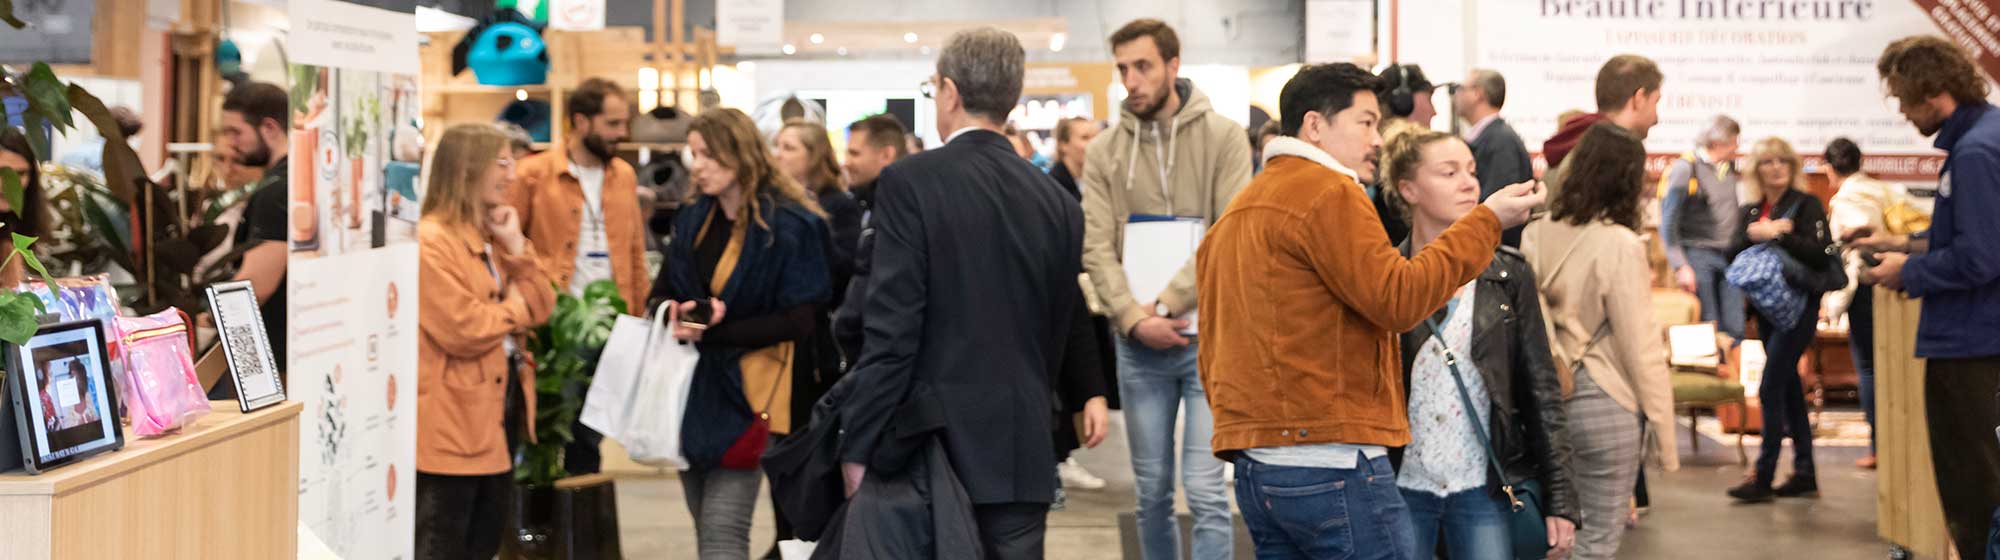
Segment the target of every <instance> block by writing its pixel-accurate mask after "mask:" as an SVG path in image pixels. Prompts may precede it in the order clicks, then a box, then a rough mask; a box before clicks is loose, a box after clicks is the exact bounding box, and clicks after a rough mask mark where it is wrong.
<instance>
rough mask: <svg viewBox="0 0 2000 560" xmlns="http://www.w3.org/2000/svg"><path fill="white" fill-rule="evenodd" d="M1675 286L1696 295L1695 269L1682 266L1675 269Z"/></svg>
mask: <svg viewBox="0 0 2000 560" xmlns="http://www.w3.org/2000/svg"><path fill="white" fill-rule="evenodd" d="M1674 284H1675V285H1678V286H1680V287H1681V291H1683V292H1687V293H1690V294H1692V293H1695V281H1694V267H1692V266H1688V265H1681V267H1680V268H1676V269H1674Z"/></svg>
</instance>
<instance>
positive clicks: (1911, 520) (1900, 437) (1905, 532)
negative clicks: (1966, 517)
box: [1875, 288, 1951, 559]
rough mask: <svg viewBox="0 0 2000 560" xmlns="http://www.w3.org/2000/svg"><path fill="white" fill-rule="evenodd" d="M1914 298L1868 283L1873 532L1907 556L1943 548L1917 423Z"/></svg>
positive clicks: (1922, 430) (1926, 444) (1925, 432)
mask: <svg viewBox="0 0 2000 560" xmlns="http://www.w3.org/2000/svg"><path fill="white" fill-rule="evenodd" d="M1920 309H1921V306H1920V303H1919V302H1918V301H1917V300H1913V299H1910V298H1908V297H1905V296H1904V295H1903V294H1901V293H1897V292H1893V291H1890V290H1886V289H1882V288H1875V430H1876V432H1875V433H1876V442H1877V443H1876V452H1875V455H1876V460H1877V463H1876V483H1875V493H1876V496H1875V497H1876V504H1877V505H1876V510H1875V526H1876V531H1877V532H1878V533H1879V534H1880V535H1881V536H1882V538H1884V539H1888V540H1889V541H1890V542H1893V543H1896V544H1899V545H1902V546H1903V547H1904V548H1908V549H1909V550H1910V552H1911V554H1913V555H1914V557H1915V558H1926V559H1943V558H1947V556H1946V554H1947V551H1949V550H1950V549H1951V538H1950V535H1949V534H1947V533H1946V532H1945V524H1944V509H1943V506H1941V505H1940V504H1939V503H1938V491H1937V477H1936V475H1935V472H1934V471H1932V470H1931V440H1930V427H1929V426H1928V425H1927V424H1926V423H1925V421H1924V360H1921V359H1918V358H1916V346H1917V321H1918V319H1919V316H1920V315H1921V313H1920Z"/></svg>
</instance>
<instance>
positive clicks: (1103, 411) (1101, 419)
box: [1076, 397, 1111, 449]
mask: <svg viewBox="0 0 2000 560" xmlns="http://www.w3.org/2000/svg"><path fill="white" fill-rule="evenodd" d="M1110 408H1111V407H1110V405H1108V404H1106V401H1105V400H1104V397H1091V398H1090V400H1088V401H1084V403H1083V412H1078V413H1076V416H1077V420H1076V431H1077V436H1078V438H1077V439H1079V440H1082V441H1081V443H1083V448H1084V449H1095V448H1097V445H1098V444H1100V443H1104V436H1105V435H1106V433H1107V430H1106V428H1107V427H1108V426H1109V425H1110V423H1111V410H1110Z"/></svg>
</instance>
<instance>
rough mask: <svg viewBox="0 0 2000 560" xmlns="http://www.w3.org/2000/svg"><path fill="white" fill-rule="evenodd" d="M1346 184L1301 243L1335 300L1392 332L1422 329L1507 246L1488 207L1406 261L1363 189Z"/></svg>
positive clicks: (1320, 207) (1307, 227) (1324, 204)
mask: <svg viewBox="0 0 2000 560" xmlns="http://www.w3.org/2000/svg"><path fill="white" fill-rule="evenodd" d="M1343 183H1344V184H1342V185H1340V186H1338V187H1336V188H1335V189H1334V190H1333V192H1331V193H1328V194H1326V195H1324V196H1321V197H1319V200H1318V201H1316V203H1315V205H1314V208H1313V209H1312V210H1311V212H1310V213H1309V215H1308V217H1307V219H1306V221H1305V222H1304V224H1303V227H1302V228H1301V230H1300V231H1299V234H1300V235H1302V237H1301V238H1300V239H1299V244H1300V246H1302V247H1305V248H1306V257H1307V259H1308V260H1310V262H1312V264H1313V269H1314V270H1315V271H1317V273H1318V274H1319V276H1320V279H1321V280H1322V281H1324V282H1325V283H1326V285H1327V286H1328V288H1330V289H1331V290H1332V291H1333V293H1334V295H1335V297H1338V298H1340V300H1341V301H1343V302H1345V303H1346V304H1347V306H1348V307H1349V308H1351V309H1353V310H1354V311H1355V312H1356V313H1359V314H1360V315H1361V316H1362V317H1364V318H1366V319H1367V320H1368V321H1370V322H1373V323H1374V324H1375V326H1377V327H1380V328H1381V329H1383V330H1385V331H1389V332H1406V331H1409V330H1410V329H1413V328H1416V326H1417V323H1420V322H1422V321H1423V320H1424V318H1425V317H1428V316H1430V315H1431V314H1432V313H1434V312H1436V311H1437V310H1438V308H1440V307H1443V306H1444V304H1445V301H1447V300H1449V299H1450V298H1451V296H1452V294H1454V293H1456V292H1457V291H1458V288H1459V287H1460V286H1464V285H1465V283H1466V282H1470V281H1472V279H1473V277H1475V276H1477V275H1478V274H1479V272H1480V271H1482V270H1485V269H1486V265H1487V264H1489V263H1490V262H1491V261H1492V260H1493V250H1494V249H1495V248H1497V247H1499V245H1500V218H1499V217H1498V216H1495V215H1494V214H1493V211H1492V210H1490V209H1487V208H1486V207H1485V206H1484V205H1481V206H1479V207H1477V208H1474V209H1473V210H1472V212H1471V213H1469V214H1466V215H1465V217H1463V218H1459V220H1458V222H1456V223H1453V224H1452V226H1451V227H1450V228H1447V229H1445V230H1444V234H1442V235H1439V236H1438V238H1437V240H1436V241H1433V242H1431V244H1430V245H1426V246H1425V247H1424V248H1423V250H1422V251H1420V252H1418V253H1417V255H1416V256H1415V257H1412V258H1408V259H1405V258H1403V256H1402V255H1401V254H1400V253H1398V252H1397V251H1396V248H1395V247H1392V246H1390V244H1389V236H1388V234H1386V233H1384V232H1383V230H1382V220H1381V217H1379V216H1377V215H1376V214H1375V206H1374V205H1373V204H1371V203H1370V202H1369V201H1368V198H1367V196H1366V195H1365V194H1364V193H1363V191H1362V190H1361V187H1360V186H1358V185H1355V184H1354V183H1352V182H1346V181H1343Z"/></svg>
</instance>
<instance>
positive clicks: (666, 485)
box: [618, 412, 1889, 560]
mask: <svg viewBox="0 0 2000 560" xmlns="http://www.w3.org/2000/svg"><path fill="white" fill-rule="evenodd" d="M1683 428H1685V426H1683ZM1123 436H1124V431H1123V427H1122V424H1119V423H1118V416H1117V413H1115V412H1114V413H1113V429H1112V431H1111V437H1109V438H1108V439H1107V440H1106V441H1105V443H1104V445H1102V446H1099V447H1098V448H1097V449H1093V450H1087V451H1082V452H1080V453H1078V455H1077V458H1078V459H1079V460H1080V461H1082V462H1083V463H1084V465H1085V466H1086V467H1087V468H1089V469H1090V470H1091V471H1092V472H1094V473H1096V474H1097V475H1098V476H1100V477H1103V478H1105V479H1106V480H1107V481H1109V483H1110V484H1109V485H1108V486H1107V487H1106V488H1104V489H1103V490H1097V491H1076V492H1071V493H1070V494H1069V507H1068V509H1067V510H1066V511H1060V512H1052V513H1050V514H1049V531H1048V541H1047V553H1048V558H1051V559H1058V560H1066V559H1078V560H1084V559H1089V560H1102V559H1113V558H1121V557H1124V551H1125V549H1126V542H1125V539H1123V538H1121V533H1120V529H1119V527H1120V514H1121V513H1126V512H1129V511H1130V510H1131V509H1132V507H1133V503H1134V497H1133V496H1134V494H1133V490H1132V472H1131V467H1130V466H1129V465H1130V463H1129V462H1128V457H1127V454H1126V449H1127V447H1126V444H1125V441H1124V437H1123ZM1679 439H1680V444H1681V457H1682V461H1681V463H1682V467H1681V470H1680V471H1678V472H1673V473H1662V472H1658V471H1657V469H1649V471H1648V473H1647V474H1648V482H1649V486H1650V489H1651V493H1652V508H1651V510H1650V511H1649V512H1648V513H1647V515H1646V516H1645V517H1644V518H1642V519H1641V521H1640V524H1639V526H1638V528H1636V529H1632V530H1631V531H1630V532H1628V533H1627V534H1626V537H1625V541H1624V545H1623V548H1622V549H1621V550H1620V551H1619V554H1618V557H1619V558H1635V559H1649V558H1659V559H1684V558H1742V559H1766V558H1769V559H1809V560H1846V559H1867V558H1885V557H1887V555H1888V552H1889V545H1888V543H1886V542H1884V541H1883V540H1882V539H1881V538H1879V537H1877V536H1876V535H1875V474H1874V471H1865V470H1860V469H1857V468H1855V467H1854V460H1855V459H1856V458H1859V457H1860V456H1861V455H1862V454H1863V453H1865V451H1866V450H1865V449H1859V448H1821V449H1819V450H1818V453H1817V454H1816V457H1815V458H1816V459H1817V462H1818V466H1819V472H1820V474H1819V483H1820V488H1821V494H1822V497H1821V498H1820V499H1817V500H1797V499H1795V500H1781V501H1779V502H1776V503H1771V504H1758V505H1736V504H1733V503H1731V500H1730V499H1729V498H1728V497H1727V496H1725V495H1723V491H1724V490H1726V489H1727V488H1729V487H1730V486H1732V485H1734V484H1736V483H1737V482H1738V481H1740V480H1741V478H1742V476H1743V473H1744V472H1746V471H1745V470H1744V469H1745V468H1746V467H1741V466H1738V465H1737V463H1736V453H1735V450H1734V449H1732V448H1731V445H1733V444H1734V442H1735V440H1734V438H1731V439H1730V440H1729V441H1728V442H1727V443H1728V444H1731V445H1725V443H1724V442H1717V441H1713V440H1704V441H1703V442H1702V453H1701V454H1700V455H1696V454H1694V453H1693V452H1692V450H1691V449H1689V447H1688V437H1687V433H1686V431H1683V432H1682V433H1681V436H1680V438H1679ZM1749 452H1750V455H1751V459H1752V460H1753V461H1754V460H1755V458H1756V454H1757V450H1756V449H1754V448H1752V449H1750V450H1749ZM1787 453H1788V454H1787V457H1789V452H1787ZM1787 464H1788V462H1787ZM1788 469H1789V467H1781V468H1780V480H1782V479H1783V476H1784V471H1786V470H1788ZM767 492H768V490H767ZM618 494H619V495H618V505H619V508H618V509H619V521H620V523H621V531H620V533H621V535H622V538H623V543H622V544H623V545H624V551H625V556H626V557H627V558H633V559H679V558H694V557H695V555H694V550H695V536H694V525H693V522H692V520H691V519H690V518H689V516H688V513H687V507H686V504H685V503H684V502H683V501H682V495H681V487H680V483H679V481H677V480H675V479H673V478H671V477H662V476H652V477H643V476H633V477H621V478H620V479H619V482H618ZM760 500H762V501H761V502H760V508H759V511H758V513H757V517H756V520H755V527H754V528H753V530H752V531H751V549H752V552H753V554H762V553H763V551H764V550H765V549H767V548H768V547H770V546H771V539H772V529H771V517H770V512H769V498H768V496H760ZM1181 511H1182V512H1185V511H1186V507H1185V505H1183V506H1182V507H1181ZM1128 519H1129V518H1128ZM1129 523H1130V522H1129V520H1128V521H1126V524H1127V525H1128V526H1129ZM1238 544H1239V547H1238V548H1239V549H1241V550H1243V551H1244V553H1242V554H1239V555H1238V557H1239V558H1249V557H1250V556H1249V555H1248V554H1247V551H1248V547H1247V546H1244V545H1245V543H1238Z"/></svg>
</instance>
